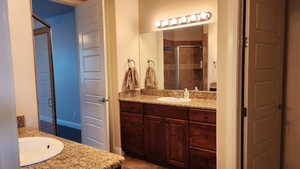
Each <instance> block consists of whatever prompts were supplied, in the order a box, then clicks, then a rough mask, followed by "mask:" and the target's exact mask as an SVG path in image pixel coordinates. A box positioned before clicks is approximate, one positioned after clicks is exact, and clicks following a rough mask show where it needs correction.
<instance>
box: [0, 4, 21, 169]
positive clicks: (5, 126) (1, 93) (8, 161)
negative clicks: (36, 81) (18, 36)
mask: <svg viewBox="0 0 300 169" xmlns="http://www.w3.org/2000/svg"><path fill="white" fill-rule="evenodd" d="M8 1H9V3H8ZM17 1H18V0H1V1H0V16H1V17H0V25H1V26H0V35H1V40H0V56H1V57H0V82H1V84H0V169H8V168H11V169H15V168H17V167H18V165H17V164H18V160H19V159H18V144H17V125H16V110H15V96H14V83H13V72H12V71H13V70H12V56H11V52H10V43H9V42H10V36H9V31H10V30H9V25H8V9H7V7H8V5H12V4H13V3H18V2H17ZM10 7H11V8H14V7H13V6H10ZM11 31H12V30H11Z"/></svg>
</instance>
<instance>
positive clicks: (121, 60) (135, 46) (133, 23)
mask: <svg viewBox="0 0 300 169" xmlns="http://www.w3.org/2000/svg"><path fill="white" fill-rule="evenodd" d="M106 4H107V6H106V9H107V10H110V11H112V10H114V12H115V13H114V14H111V13H108V14H109V15H110V19H112V18H114V19H115V22H114V23H108V24H109V25H106V27H109V26H113V28H114V29H115V30H114V32H107V33H109V34H110V38H108V37H107V39H106V40H107V42H106V43H107V45H109V46H110V48H109V49H108V52H111V53H109V55H110V56H109V57H115V59H116V60H115V59H114V58H110V59H112V60H110V63H112V64H117V65H116V66H114V68H115V69H117V74H114V75H116V76H117V79H116V81H115V82H116V83H117V86H118V87H117V89H116V90H117V91H118V92H120V91H121V90H122V83H123V79H124V76H125V72H126V71H127V69H128V59H129V58H130V59H133V60H135V62H136V67H137V69H138V70H139V62H140V60H139V13H138V12H139V9H138V0H114V3H112V2H109V3H108V2H107V1H106ZM110 5H114V9H113V7H109V6H110ZM108 12H109V11H108ZM111 21H112V20H111ZM111 30H112V29H111ZM113 37H115V39H113ZM111 71H115V70H113V69H112V70H111ZM111 82H112V83H113V82H114V80H111ZM112 85H115V84H112ZM110 96H111V97H112V99H113V100H112V101H111V104H113V105H112V106H114V107H113V108H112V107H110V111H111V112H110V119H111V120H110V124H111V125H110V126H111V135H112V136H111V139H112V146H111V147H112V151H114V152H116V153H120V152H121V138H120V110H119V106H118V96H117V94H116V93H115V91H111V92H110Z"/></svg>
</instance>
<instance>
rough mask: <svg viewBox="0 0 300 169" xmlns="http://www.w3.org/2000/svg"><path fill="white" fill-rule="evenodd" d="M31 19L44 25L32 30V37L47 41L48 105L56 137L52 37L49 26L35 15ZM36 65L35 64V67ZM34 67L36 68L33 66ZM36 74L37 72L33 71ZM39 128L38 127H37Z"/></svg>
mask: <svg viewBox="0 0 300 169" xmlns="http://www.w3.org/2000/svg"><path fill="white" fill-rule="evenodd" d="M32 18H33V19H35V20H37V21H39V22H40V23H42V24H43V25H45V27H42V28H37V29H34V30H33V36H38V35H42V34H47V40H48V59H49V70H50V84H51V85H50V87H51V99H50V100H48V105H49V106H50V105H51V107H52V109H51V110H52V119H53V122H52V124H51V125H52V128H53V131H54V134H55V135H57V116H56V96H55V79H54V66H53V52H52V36H51V26H50V25H49V24H48V23H47V22H45V21H43V20H42V19H41V18H40V17H38V16H37V15H35V14H32ZM36 64H37V63H36V62H35V65H36ZM35 67H36V66H35ZM35 72H37V71H35ZM36 84H38V82H37V81H36ZM37 98H38V97H37ZM38 106H40V105H39V101H38ZM38 117H39V124H40V113H39V116H38ZM39 126H40V125H39Z"/></svg>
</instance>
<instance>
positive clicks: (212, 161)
mask: <svg viewBox="0 0 300 169" xmlns="http://www.w3.org/2000/svg"><path fill="white" fill-rule="evenodd" d="M190 169H216V153H215V152H213V151H206V150H201V149H190Z"/></svg>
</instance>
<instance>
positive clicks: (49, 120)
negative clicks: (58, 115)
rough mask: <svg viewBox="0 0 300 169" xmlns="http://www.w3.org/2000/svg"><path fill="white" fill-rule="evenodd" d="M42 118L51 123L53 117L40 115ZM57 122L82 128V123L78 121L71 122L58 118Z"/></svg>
mask: <svg viewBox="0 0 300 169" xmlns="http://www.w3.org/2000/svg"><path fill="white" fill-rule="evenodd" d="M40 120H43V121H46V122H49V123H51V122H52V119H51V118H49V117H47V116H40ZM57 124H58V125H61V126H66V127H70V128H75V129H81V125H80V124H78V123H74V122H70V121H65V120H60V119H57Z"/></svg>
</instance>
